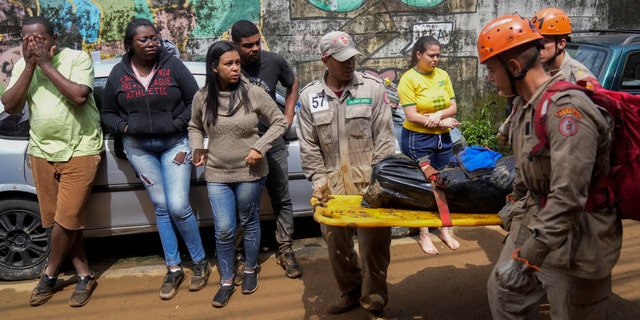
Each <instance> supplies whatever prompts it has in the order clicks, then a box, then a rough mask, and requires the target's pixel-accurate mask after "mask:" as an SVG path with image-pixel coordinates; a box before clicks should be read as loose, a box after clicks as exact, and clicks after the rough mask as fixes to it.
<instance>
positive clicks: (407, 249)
mask: <svg viewBox="0 0 640 320" xmlns="http://www.w3.org/2000/svg"><path fill="white" fill-rule="evenodd" d="M269 232H270V231H269ZM270 234H272V233H270ZM454 235H455V236H456V238H457V239H459V240H460V243H461V248H460V249H458V250H457V251H451V250H449V249H448V248H446V247H443V245H442V242H441V241H440V240H439V239H437V238H436V237H434V238H433V239H434V242H435V243H436V245H438V248H439V250H440V255H438V256H426V255H424V254H423V253H422V252H421V251H420V249H419V246H418V244H417V242H416V237H415V236H414V237H406V238H402V239H395V240H393V245H392V248H391V254H392V258H391V266H390V268H389V277H388V282H389V297H390V298H389V305H388V306H387V313H388V315H389V316H390V319H401V320H424V319H447V320H468V319H490V318H491V316H490V312H489V307H488V304H487V298H486V293H485V288H486V279H487V277H488V276H489V272H490V271H491V268H492V267H493V263H494V262H495V260H496V259H497V257H498V254H499V251H500V248H501V241H502V240H503V237H504V235H505V233H504V232H503V231H502V230H500V229H499V228H498V227H458V228H455V229H454ZM639 236H640V223H639V222H630V221H625V238H624V244H623V253H622V257H621V259H620V261H619V262H618V264H617V266H616V268H615V269H614V272H613V291H614V295H613V296H612V297H611V303H612V306H611V310H610V314H609V315H610V316H609V319H612V320H626V319H640V237H639ZM263 238H264V236H263ZM113 241H114V240H101V241H99V242H95V241H93V242H92V241H90V240H88V247H89V250H91V252H92V254H91V260H92V261H94V262H93V263H92V266H93V268H94V270H95V271H97V272H98V273H99V275H100V278H99V280H98V282H99V286H98V288H97V289H96V291H95V293H94V295H93V298H92V300H91V301H90V302H89V303H88V304H87V305H86V306H84V307H82V308H71V307H69V306H68V298H69V296H70V295H71V292H72V291H73V288H74V282H73V279H72V276H71V274H67V275H66V276H64V277H63V278H64V279H63V280H67V281H66V282H64V283H62V284H63V285H64V284H66V285H67V286H65V287H64V288H63V290H62V291H61V292H58V293H56V295H55V296H54V297H53V298H52V299H51V300H50V301H49V302H48V303H46V304H45V305H43V306H40V307H30V306H29V304H28V301H29V295H30V292H31V290H32V289H33V287H34V286H35V284H36V280H29V281H16V282H0V318H1V319H7V320H9V319H11V320H18V319H63V320H72V319H92V320H94V319H260V320H272V319H273V320H275V319H278V320H281V319H292V320H299V319H305V320H306V319H309V320H313V319H341V320H347V319H349V320H351V319H366V313H365V312H364V310H362V309H355V310H353V311H350V312H348V313H346V314H343V315H339V316H331V315H329V314H327V313H326V312H325V305H326V303H327V302H328V301H330V300H332V299H334V298H335V297H337V296H338V294H339V293H338V290H337V288H336V286H335V282H334V279H333V277H332V274H331V271H330V269H329V262H328V260H327V256H326V248H325V247H324V242H323V241H322V240H321V239H319V238H318V237H315V236H314V237H308V238H296V241H295V245H294V248H295V250H296V254H297V256H298V258H299V260H300V262H301V264H302V266H303V268H304V275H303V276H302V278H300V279H289V278H287V277H285V276H284V273H283V271H282V269H281V268H280V266H278V265H276V262H275V257H274V254H273V250H272V249H269V248H265V251H264V252H263V253H262V254H261V259H260V261H261V263H262V272H261V273H260V284H259V288H258V291H256V292H255V293H254V294H251V295H243V294H241V293H240V290H237V291H236V293H235V294H234V295H233V296H232V298H231V301H230V302H229V304H228V305H227V306H226V307H224V308H221V309H218V308H214V307H212V306H211V299H212V298H213V295H214V294H215V292H216V290H217V285H216V283H217V280H218V277H217V273H215V272H214V273H213V274H212V278H211V279H212V281H210V283H209V285H208V286H207V287H206V288H205V289H203V290H202V291H199V292H189V291H188V289H187V286H188V277H189V275H190V271H187V272H188V274H187V280H186V281H185V283H184V284H183V285H182V287H181V288H180V290H179V292H178V295H177V296H176V297H175V298H174V299H172V300H169V301H162V300H160V299H159V298H158V291H159V287H160V284H161V282H162V278H163V274H164V270H165V269H164V267H163V265H162V259H160V257H159V255H158V254H156V253H155V252H157V251H159V249H157V248H153V249H152V250H151V251H152V252H154V253H152V254H150V255H148V256H145V254H144V253H143V254H141V255H142V257H136V256H131V252H130V248H126V247H136V246H139V245H145V244H138V243H128V244H127V245H125V246H123V245H122V244H117V245H116V246H119V247H121V249H119V250H116V249H114V248H112V247H109V243H112V242H113ZM125 241H128V240H125ZM210 248H211V247H208V250H209V249H210ZM100 251H102V252H107V253H106V254H105V255H107V256H109V254H111V255H112V254H113V252H122V256H124V257H118V256H117V254H116V255H115V256H109V257H107V258H100V257H99V254H98V253H96V252H100ZM208 252H211V251H208ZM136 254H137V253H136ZM210 260H211V261H212V262H213V261H214V259H213V258H211V259H210ZM61 282H62V281H60V280H59V283H61ZM541 306H542V312H541V313H540V314H539V317H538V319H549V317H548V315H547V314H546V313H545V311H544V309H545V307H546V305H544V304H542V305H541Z"/></svg>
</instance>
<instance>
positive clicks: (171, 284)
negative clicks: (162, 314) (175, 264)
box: [160, 269, 184, 300]
mask: <svg viewBox="0 0 640 320" xmlns="http://www.w3.org/2000/svg"><path fill="white" fill-rule="evenodd" d="M182 280H184V272H182V269H180V270H177V271H173V272H172V271H170V270H167V274H166V275H165V276H164V280H163V281H162V287H161V288H160V299H162V300H169V299H171V298H173V297H175V296H176V294H177V293H178V287H179V286H180V284H181V283H182Z"/></svg>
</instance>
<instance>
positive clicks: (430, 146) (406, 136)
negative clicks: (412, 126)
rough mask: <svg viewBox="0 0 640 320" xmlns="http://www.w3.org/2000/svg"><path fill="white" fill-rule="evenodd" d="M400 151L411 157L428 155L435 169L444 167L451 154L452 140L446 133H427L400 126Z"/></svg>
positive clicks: (415, 158) (417, 157) (416, 158)
mask: <svg viewBox="0 0 640 320" xmlns="http://www.w3.org/2000/svg"><path fill="white" fill-rule="evenodd" d="M400 151H401V152H402V153H403V154H404V155H406V156H408V157H409V158H411V159H414V160H416V161H418V159H419V158H420V157H423V156H426V155H428V156H429V160H430V161H431V166H432V167H433V168H435V169H436V170H440V169H442V168H444V167H446V166H447V165H448V164H449V161H450V160H451V156H452V155H453V142H452V141H451V135H450V134H449V133H448V132H447V133H441V134H428V133H422V132H415V131H411V130H407V129H405V128H402V135H401V137H400Z"/></svg>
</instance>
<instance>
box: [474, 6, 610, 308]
mask: <svg viewBox="0 0 640 320" xmlns="http://www.w3.org/2000/svg"><path fill="white" fill-rule="evenodd" d="M541 39H542V35H540V33H539V32H538V30H537V28H536V27H535V26H534V25H533V24H532V23H531V21H529V20H528V19H524V18H522V17H520V16H517V15H508V16H503V17H500V18H497V19H496V20H494V21H492V22H490V23H489V24H488V25H487V26H485V27H484V28H483V30H482V31H481V32H480V36H479V38H478V55H479V58H480V63H482V64H485V65H486V66H487V70H488V74H489V75H488V81H489V82H492V83H493V84H495V86H496V88H497V89H498V90H499V92H500V94H503V95H505V96H517V97H516V98H515V100H514V108H516V111H515V113H513V114H512V125H511V131H510V136H511V137H512V139H511V145H512V147H513V153H514V155H515V157H516V159H517V163H516V179H515V182H514V190H513V193H512V194H511V195H510V196H509V198H510V199H519V200H518V201H517V202H515V203H512V202H511V201H508V204H507V206H506V209H507V210H506V211H507V212H508V213H509V214H508V215H506V216H504V219H505V220H509V221H510V233H509V235H508V237H507V239H506V240H505V245H504V248H503V249H502V252H501V254H500V257H499V259H498V261H497V262H496V265H495V267H494V269H493V271H492V272H491V274H490V276H489V280H488V282H487V293H488V298H489V304H490V307H491V313H492V315H493V318H494V319H529V318H530V317H531V316H532V315H533V313H534V312H535V311H536V310H535V308H536V306H537V304H538V302H539V301H540V299H541V298H543V297H545V296H546V298H547V300H548V302H549V304H550V312H551V318H552V319H562V320H570V319H576V320H578V319H579V320H585V319H606V318H607V306H608V301H609V296H610V295H611V269H612V268H613V266H614V265H615V263H616V261H617V260H618V257H619V255H620V248H621V241H622V225H621V222H620V220H619V218H618V217H617V214H616V212H615V209H602V210H600V211H598V212H587V211H585V210H584V206H585V204H586V200H587V191H588V189H589V185H590V182H591V173H592V172H594V170H596V169H599V170H603V171H604V172H605V173H608V172H609V170H610V166H609V161H608V155H609V150H610V147H611V140H610V136H611V123H610V119H609V117H606V118H605V117H604V116H603V114H602V113H601V112H600V111H599V110H598V107H597V106H596V105H594V104H593V103H592V102H591V100H590V99H589V98H588V97H587V96H586V95H585V94H584V93H582V92H580V91H574V90H568V91H564V92H559V93H556V94H554V95H553V96H552V97H551V101H550V102H549V103H548V104H547V105H546V107H547V108H548V109H547V110H548V113H547V117H546V130H547V135H548V139H549V145H548V147H546V148H543V149H542V151H541V152H540V153H539V154H536V155H534V156H533V157H529V155H530V152H531V150H532V149H533V147H534V146H535V145H536V144H537V143H538V137H537V135H536V132H535V127H534V125H533V121H534V119H533V118H534V116H533V115H534V110H535V109H536V108H537V107H538V104H539V103H540V100H541V99H542V96H543V94H544V92H545V91H546V89H547V88H548V87H549V86H550V85H551V84H552V83H554V82H556V81H558V80H560V79H563V77H564V76H563V75H562V74H557V75H555V76H553V77H551V76H550V75H549V74H547V73H546V71H545V69H544V68H543V66H542V63H541V62H540V59H539V51H540V47H541V45H542V44H541V43H540V40H541ZM509 221H505V224H506V225H508V224H509Z"/></svg>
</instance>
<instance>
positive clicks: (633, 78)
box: [620, 51, 640, 91]
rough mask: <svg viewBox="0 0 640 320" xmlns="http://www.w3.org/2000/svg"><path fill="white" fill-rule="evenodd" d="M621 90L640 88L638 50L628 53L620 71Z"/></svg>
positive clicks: (639, 54) (639, 58)
mask: <svg viewBox="0 0 640 320" xmlns="http://www.w3.org/2000/svg"><path fill="white" fill-rule="evenodd" d="M620 89H622V90H625V91H626V90H629V91H632V90H640V51H639V52H633V53H630V54H629V56H628V58H627V61H626V63H625V66H624V72H623V73H622V83H621V85H620Z"/></svg>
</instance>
